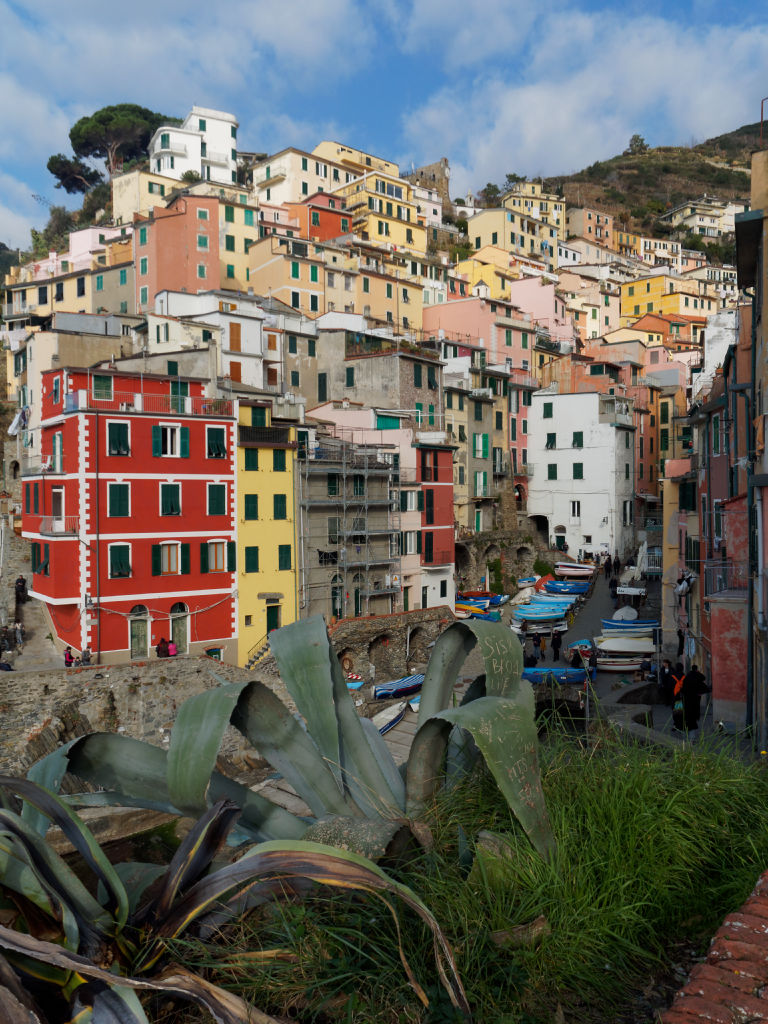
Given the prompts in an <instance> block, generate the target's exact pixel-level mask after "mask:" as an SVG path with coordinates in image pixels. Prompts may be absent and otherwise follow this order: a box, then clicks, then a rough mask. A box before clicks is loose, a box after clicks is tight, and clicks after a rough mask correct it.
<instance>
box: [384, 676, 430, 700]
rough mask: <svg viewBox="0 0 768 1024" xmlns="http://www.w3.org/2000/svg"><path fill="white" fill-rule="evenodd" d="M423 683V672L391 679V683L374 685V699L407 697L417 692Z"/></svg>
mask: <svg viewBox="0 0 768 1024" xmlns="http://www.w3.org/2000/svg"><path fill="white" fill-rule="evenodd" d="M423 684H424V673H423V672H419V673H416V674H414V675H411V676H403V677H402V679H393V680H392V682H391V683H382V684H381V685H380V686H374V688H373V699H374V700H391V699H392V698H393V697H407V696H409V695H410V694H412V693H417V692H418V691H419V690H420V689H421V687H422V686H423Z"/></svg>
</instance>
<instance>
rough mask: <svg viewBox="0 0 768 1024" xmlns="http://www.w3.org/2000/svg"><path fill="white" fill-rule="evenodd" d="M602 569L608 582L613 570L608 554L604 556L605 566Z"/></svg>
mask: <svg viewBox="0 0 768 1024" xmlns="http://www.w3.org/2000/svg"><path fill="white" fill-rule="evenodd" d="M603 568H604V570H605V578H606V579H607V580H609V579H610V578H611V571H612V568H613V563H612V562H611V556H610V555H609V554H608V555H606V556H605V564H604V566H603Z"/></svg>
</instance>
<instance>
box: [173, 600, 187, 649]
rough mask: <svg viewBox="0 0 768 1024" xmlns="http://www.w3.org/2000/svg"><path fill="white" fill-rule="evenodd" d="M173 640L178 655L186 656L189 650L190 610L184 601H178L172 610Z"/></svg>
mask: <svg viewBox="0 0 768 1024" xmlns="http://www.w3.org/2000/svg"><path fill="white" fill-rule="evenodd" d="M171 639H172V640H173V642H174V643H175V644H176V652H177V654H186V653H187V650H188V649H189V608H188V607H187V606H186V605H185V604H184V602H183V601H177V602H176V604H175V605H173V607H172V608H171Z"/></svg>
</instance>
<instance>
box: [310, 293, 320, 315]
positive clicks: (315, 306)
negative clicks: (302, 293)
mask: <svg viewBox="0 0 768 1024" xmlns="http://www.w3.org/2000/svg"><path fill="white" fill-rule="evenodd" d="M319 310H320V300H319V298H318V296H317V295H310V296H309V311H310V313H317V312H319Z"/></svg>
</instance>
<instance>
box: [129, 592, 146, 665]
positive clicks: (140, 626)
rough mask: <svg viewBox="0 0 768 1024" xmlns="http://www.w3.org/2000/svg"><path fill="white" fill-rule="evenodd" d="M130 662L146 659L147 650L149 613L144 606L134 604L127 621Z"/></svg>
mask: <svg viewBox="0 0 768 1024" xmlns="http://www.w3.org/2000/svg"><path fill="white" fill-rule="evenodd" d="M128 626H129V636H130V647H131V660H133V659H134V658H146V657H147V651H148V650H149V611H148V610H147V606H146V605H145V604H135V605H134V606H133V608H131V617H130V619H129V620H128Z"/></svg>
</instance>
